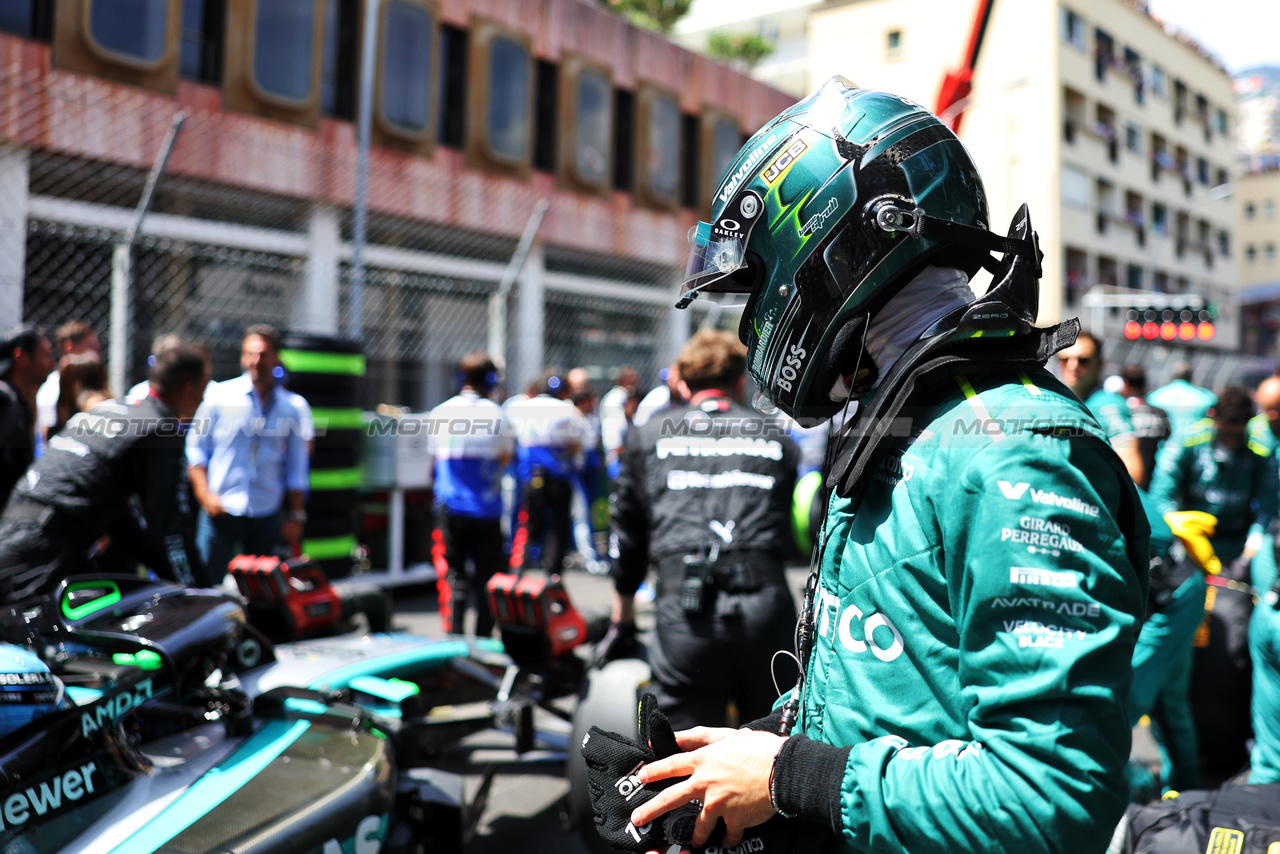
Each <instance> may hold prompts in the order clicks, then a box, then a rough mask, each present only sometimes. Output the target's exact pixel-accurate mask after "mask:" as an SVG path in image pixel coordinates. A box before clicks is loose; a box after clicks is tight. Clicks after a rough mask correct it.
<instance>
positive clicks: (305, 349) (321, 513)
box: [280, 333, 365, 578]
mask: <svg viewBox="0 0 1280 854" xmlns="http://www.w3.org/2000/svg"><path fill="white" fill-rule="evenodd" d="M280 361H281V362H283V363H284V367H285V370H286V371H288V376H287V378H286V380H285V385H286V386H287V387H288V388H289V390H290V391H293V392H295V393H297V394H300V395H302V396H303V397H304V398H306V401H307V403H309V404H310V405H311V414H312V416H313V417H314V418H315V422H316V441H315V448H314V450H313V451H312V454H311V474H310V483H311V491H310V493H309V494H308V497H307V525H306V528H305V529H304V531H303V542H302V551H303V553H304V554H307V555H309V556H310V557H312V558H314V559H315V560H316V561H317V562H318V563H319V564H320V565H321V567H323V568H324V571H325V574H327V575H328V576H329V577H330V578H342V577H344V576H347V575H350V574H351V566H352V552H353V550H354V549H355V547H356V545H357V544H358V540H357V536H356V534H357V530H358V529H357V527H356V506H357V500H356V495H357V490H358V488H359V486H360V481H361V476H362V472H361V469H360V458H361V449H362V447H363V442H364V432H365V430H364V415H363V412H362V411H361V408H360V391H361V385H362V384H363V382H364V373H365V359H364V355H363V354H361V352H360V345H359V344H357V343H356V342H354V341H350V340H347V339H343V338H331V337H328V336H324V335H309V334H305V333H289V334H287V335H285V336H284V340H283V341H282V342H281V348H280Z"/></svg>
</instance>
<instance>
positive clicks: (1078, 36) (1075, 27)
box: [1062, 6, 1085, 50]
mask: <svg viewBox="0 0 1280 854" xmlns="http://www.w3.org/2000/svg"><path fill="white" fill-rule="evenodd" d="M1084 33H1085V29H1084V18H1081V17H1080V16H1079V15H1077V14H1076V13H1075V12H1072V11H1071V10H1070V9H1068V8H1067V7H1066V6H1063V7H1062V40H1063V41H1064V42H1066V43H1067V44H1069V45H1071V46H1072V47H1074V48H1076V49H1077V50H1084V49H1085V44H1084V38H1085V36H1084Z"/></svg>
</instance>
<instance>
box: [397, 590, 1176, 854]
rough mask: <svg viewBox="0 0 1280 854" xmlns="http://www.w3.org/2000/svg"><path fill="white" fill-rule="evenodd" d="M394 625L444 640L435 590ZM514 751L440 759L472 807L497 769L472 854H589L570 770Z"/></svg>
mask: <svg viewBox="0 0 1280 854" xmlns="http://www.w3.org/2000/svg"><path fill="white" fill-rule="evenodd" d="M807 577H808V567H805V566H794V567H791V568H789V569H788V570H787V581H788V583H789V585H790V587H791V592H792V595H793V596H794V597H795V599H796V609H797V611H798V610H799V608H800V603H801V599H802V597H803V595H804V583H805V579H806V578H807ZM562 578H563V580H564V584H565V587H566V589H567V590H568V591H569V596H570V598H571V599H572V600H573V603H574V604H575V605H576V606H577V607H578V609H579V610H580V611H582V613H583V614H584V615H585V616H586V617H587V618H588V619H590V618H591V617H592V616H595V615H601V614H608V613H609V608H610V604H611V596H612V591H613V585H612V583H611V582H610V581H609V579H608V577H606V576H599V575H590V574H588V573H586V572H580V571H576V570H569V571H566V572H565V573H564V574H563V576H562ZM636 623H637V625H638V626H639V628H640V630H641V631H642V632H643V631H645V630H647V629H651V628H652V627H653V607H652V604H651V603H648V602H644V601H639V600H638V601H637V603H636ZM394 624H395V626H396V628H397V629H400V630H403V631H408V632H412V633H414V634H422V635H432V634H438V633H439V631H440V614H439V605H438V602H437V601H436V592H435V588H434V587H433V586H430V587H416V588H401V589H399V590H397V591H396V593H395V620H394ZM469 625H470V624H469ZM584 652H585V650H584ZM559 705H560V706H561V707H562V708H564V709H565V710H567V711H571V710H572V709H573V705H574V700H573V698H567V699H565V700H563V701H560V703H559ZM535 728H537V729H539V730H541V729H544V728H545V729H547V730H550V731H553V732H555V731H559V732H564V733H565V734H567V733H568V731H569V726H568V724H566V723H564V722H562V721H560V720H558V719H557V718H556V717H554V716H553V715H550V714H547V713H545V712H543V711H541V710H538V712H537V716H536V718H535ZM513 744H514V740H513V737H512V736H510V735H508V734H506V733H502V732H497V731H493V730H490V731H486V732H481V733H476V734H475V735H473V736H471V737H469V738H467V739H464V740H463V741H462V742H461V743H459V745H458V746H457V747H455V748H454V749H452V750H450V751H448V752H447V753H446V754H445V756H444V757H443V758H442V762H441V767H443V768H446V769H448V770H451V771H455V772H456V773H460V774H463V775H464V779H465V782H466V789H465V792H466V798H467V800H468V802H470V801H471V799H472V798H474V797H475V794H476V792H477V791H478V789H479V788H480V783H481V780H482V775H483V773H484V770H485V768H486V767H487V766H489V765H495V766H497V773H496V774H495V775H494V779H493V783H492V785H491V787H490V790H489V797H488V801H487V804H486V806H485V809H484V811H483V812H482V813H481V816H480V820H479V822H478V824H477V825H476V835H475V838H474V840H473V841H472V843H471V845H470V846H469V847H468V848H467V850H466V854H510V852H512V851H520V852H528V854H590V852H589V850H588V849H587V847H586V845H585V844H584V843H583V842H582V840H581V839H580V838H579V836H578V834H577V832H576V831H573V830H567V829H566V828H565V821H564V813H563V809H562V802H563V800H564V797H565V795H566V794H567V793H568V791H569V782H568V780H567V779H566V776H565V763H564V762H563V761H561V760H560V759H558V758H554V757H550V758H545V759H542V760H541V761H539V760H538V759H537V757H538V756H539V753H538V752H535V754H533V756H534V759H532V760H531V759H529V758H526V759H524V760H520V759H519V758H518V757H517V755H516V753H515V750H514V749H513ZM1133 755H1134V757H1135V758H1137V759H1138V760H1139V761H1142V762H1144V763H1146V764H1148V765H1150V766H1152V767H1153V770H1154V769H1155V768H1158V766H1159V754H1158V752H1157V750H1156V747H1155V743H1154V741H1153V740H1152V739H1151V736H1150V734H1149V732H1148V730H1147V728H1146V727H1145V726H1141V725H1139V726H1138V727H1135V728H1134V743H1133Z"/></svg>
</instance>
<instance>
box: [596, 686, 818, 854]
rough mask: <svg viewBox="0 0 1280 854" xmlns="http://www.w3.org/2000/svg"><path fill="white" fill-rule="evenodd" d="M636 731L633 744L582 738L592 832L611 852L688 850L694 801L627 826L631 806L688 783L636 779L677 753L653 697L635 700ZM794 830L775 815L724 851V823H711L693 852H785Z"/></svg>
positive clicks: (601, 736)
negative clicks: (705, 837)
mask: <svg viewBox="0 0 1280 854" xmlns="http://www.w3.org/2000/svg"><path fill="white" fill-rule="evenodd" d="M637 730H638V739H637V741H638V743H637V741H632V740H631V739H629V738H627V737H625V736H622V735H619V734H618V733H614V732H605V731H604V730H602V729H600V728H599V727H595V726H593V727H592V728H591V729H590V731H588V733H587V737H586V738H585V739H583V742H582V759H583V761H584V763H585V764H586V766H587V787H588V789H589V790H590V794H591V809H592V810H593V811H594V812H595V823H596V831H597V832H598V833H599V834H600V838H601V839H603V840H604V841H605V842H606V843H608V844H609V846H610V847H612V848H614V849H615V850H619V851H633V852H636V854H644V852H646V851H652V850H658V851H665V850H666V849H667V848H668V847H669V846H671V845H677V844H678V845H682V846H686V847H692V846H691V840H692V839H693V829H694V825H695V823H696V822H697V819H698V813H699V811H701V809H702V804H701V803H700V802H698V801H691V802H689V803H687V804H684V805H682V806H679V807H676V808H675V809H673V810H671V811H670V812H668V813H666V814H664V815H663V816H662V817H661V818H660V819H657V820H655V821H652V822H650V823H649V824H646V825H644V826H643V827H635V826H634V825H632V824H631V813H632V811H633V810H635V808H636V807H638V806H640V805H641V804H643V803H646V802H648V801H649V800H651V799H652V798H653V797H654V796H655V795H657V794H658V792H660V791H662V790H663V789H666V788H669V787H670V786H674V785H675V784H676V783H679V782H682V781H683V780H687V779H688V777H673V778H670V779H667V780H661V781H659V782H656V783H650V784H649V785H647V786H646V785H644V784H642V783H641V782H640V780H639V779H638V778H637V777H636V771H638V770H639V769H640V766H641V765H647V764H648V763H650V762H653V761H655V760H658V759H663V758H666V757H668V756H671V755H673V754H676V753H680V752H681V750H680V745H679V744H677V743H676V737H675V733H674V732H672V730H671V723H670V722H669V721H668V720H667V716H666V715H664V714H663V713H662V712H660V711H659V710H658V701H657V698H656V697H654V696H653V695H652V694H645V695H644V696H642V697H641V698H640V707H639V721H638V726H637ZM799 830H800V825H799V823H798V822H796V821H794V820H791V819H786V818H783V817H782V816H780V815H775V816H774V817H773V818H771V819H769V820H768V821H766V822H765V823H764V824H761V825H758V826H756V827H753V828H750V829H748V830H747V831H746V832H745V833H744V834H743V835H742V842H741V843H740V844H739V845H737V846H734V848H732V849H728V850H727V851H725V850H723V849H721V848H720V841H721V840H722V839H723V838H724V834H725V824H724V821H723V820H721V821H717V822H716V826H715V829H714V830H712V832H711V837H710V838H709V839H708V840H707V841H706V843H705V844H704V845H703V846H702V847H700V848H696V849H693V850H694V852H695V854H705V852H709V851H710V850H711V849H713V848H714V850H715V852H716V854H722V852H723V854H732V852H742V854H746V852H751V854H788V852H791V851H794V850H797V849H796V838H797V833H798V831H799ZM816 847H817V846H815V850H816Z"/></svg>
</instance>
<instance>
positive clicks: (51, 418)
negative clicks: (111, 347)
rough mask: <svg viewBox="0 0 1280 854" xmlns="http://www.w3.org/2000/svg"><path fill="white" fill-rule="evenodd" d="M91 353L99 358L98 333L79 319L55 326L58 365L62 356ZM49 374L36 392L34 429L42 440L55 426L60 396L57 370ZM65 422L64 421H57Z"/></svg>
mask: <svg viewBox="0 0 1280 854" xmlns="http://www.w3.org/2000/svg"><path fill="white" fill-rule="evenodd" d="M86 353H91V354H93V355H94V356H97V357H98V358H99V359H101V358H102V344H101V343H100V342H99V341H98V333H96V332H94V331H93V327H92V326H90V325H89V324H88V323H87V322H85V321H83V320H71V321H68V322H67V323H64V324H62V325H61V326H59V327H58V331H57V333H56V335H55V338H54V342H53V357H54V359H55V360H56V361H57V362H61V360H62V359H63V358H65V357H66V356H79V355H83V354H86ZM55 367H56V369H55V370H54V371H53V372H52V373H50V374H49V377H48V379H46V380H45V381H44V383H43V384H42V385H41V386H40V390H39V391H37V392H36V430H37V432H38V433H39V435H40V436H41V437H42V438H43V437H44V436H45V435H46V434H47V433H48V432H49V430H50V428H52V427H55V426H57V425H58V424H59V423H60V422H59V419H58V401H59V399H60V398H61V397H62V383H61V381H60V373H61V367H60V366H58V365H55ZM61 423H65V421H63V422H61Z"/></svg>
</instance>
